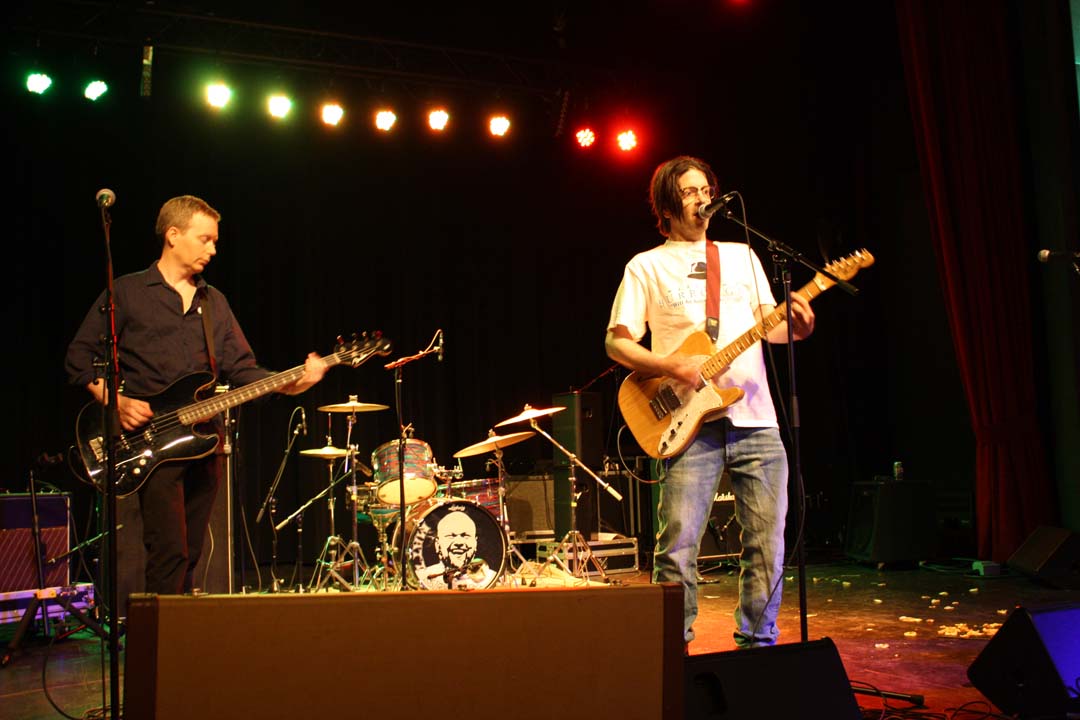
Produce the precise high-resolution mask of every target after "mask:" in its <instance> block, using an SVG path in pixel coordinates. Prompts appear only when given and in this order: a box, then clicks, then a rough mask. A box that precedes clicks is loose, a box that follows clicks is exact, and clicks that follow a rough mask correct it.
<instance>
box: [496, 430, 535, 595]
mask: <svg viewBox="0 0 1080 720" xmlns="http://www.w3.org/2000/svg"><path fill="white" fill-rule="evenodd" d="M502 456H503V451H502V448H500V447H498V446H496V448H495V459H494V460H493V461H492V462H494V463H495V467H496V468H497V469H498V470H499V521H500V522H501V523H502V528H503V533H504V535H505V536H506V566H507V568H512V567H513V566H514V558H513V556H515V555H516V556H517V560H518V564H517V568H516V569H514V572H513V573H504V574H503V581H504V584H507V585H511V586H513V585H516V584H517V583H518V582H519V580H520V578H519V577H518V574H519V573H521V572H522V571H523V570H524V569H525V568H526V567H528V560H526V559H525V556H524V555H522V554H521V551H520V550H518V547H517V545H515V544H514V543H513V541H512V540H511V536H512V531H511V530H510V514H509V512H507V509H506V466H505V465H504V464H503V460H502ZM537 577H539V573H537V575H536V576H534V577H533V579H532V584H533V585H535V584H536V578H537Z"/></svg>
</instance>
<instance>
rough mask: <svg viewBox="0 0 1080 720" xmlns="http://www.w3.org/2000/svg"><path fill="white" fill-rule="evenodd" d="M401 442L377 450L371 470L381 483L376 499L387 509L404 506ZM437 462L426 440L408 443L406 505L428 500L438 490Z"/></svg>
mask: <svg viewBox="0 0 1080 720" xmlns="http://www.w3.org/2000/svg"><path fill="white" fill-rule="evenodd" d="M399 442H400V441H399V440H391V441H390V442H388V443H383V444H382V445H380V446H379V447H377V448H375V451H374V452H373V453H371V468H372V473H373V475H374V478H375V482H377V483H378V487H377V488H376V490H375V496H376V497H377V498H378V499H379V502H381V503H383V504H384V505H399V504H400V503H401V485H400V484H399V482H398V481H399V480H400V479H401V477H402V475H401V472H400V469H399V466H398V448H399V445H398V443H399ZM434 467H435V459H434V456H433V455H432V453H431V446H430V445H428V444H427V443H426V442H424V441H423V440H414V439H412V438H410V439H408V440H406V441H405V475H404V477H405V504H406V505H413V504H415V503H418V502H420V501H422V500H427V499H428V498H429V497H431V496H432V495H434V494H435V491H436V490H437V489H438V485H437V484H436V481H435V477H434V470H433V468H434Z"/></svg>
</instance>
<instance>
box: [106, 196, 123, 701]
mask: <svg viewBox="0 0 1080 720" xmlns="http://www.w3.org/2000/svg"><path fill="white" fill-rule="evenodd" d="M101 226H102V229H103V231H104V234H105V277H106V282H105V312H106V313H107V314H108V322H109V331H108V332H107V333H106V334H105V349H106V354H107V358H108V359H107V361H106V364H105V393H106V401H105V404H104V406H103V408H102V412H103V413H104V414H105V417H104V428H105V533H107V535H106V537H105V556H106V558H107V560H106V564H107V568H106V586H107V587H106V590H105V607H106V610H107V613H108V614H107V620H108V623H109V640H108V647H109V717H113V718H119V717H120V716H121V713H120V628H119V626H118V617H117V614H118V610H119V604H120V602H119V597H118V588H117V583H118V577H119V573H118V572H117V567H116V562H117V538H116V529H117V524H116V439H117V436H118V435H119V434H120V412H119V378H120V356H119V353H118V350H117V345H118V343H117V337H116V299H115V295H114V290H113V261H112V241H111V233H110V230H111V228H112V218H111V217H110V216H109V210H108V207H107V204H105V203H102V204H101Z"/></svg>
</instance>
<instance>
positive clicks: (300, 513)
mask: <svg viewBox="0 0 1080 720" xmlns="http://www.w3.org/2000/svg"><path fill="white" fill-rule="evenodd" d="M328 463H329V466H330V484H329V485H327V486H326V487H324V488H323V489H322V490H320V491H319V492H318V493H317V494H316V495H314V496H313V497H312V498H311V499H309V500H308V501H307V502H306V503H304V504H303V505H301V506H300V507H298V508H297V509H296V510H294V511H293V514H292V515H290V516H289V517H287V518H285V519H284V520H282V521H281V522H279V523H278V524H277V525H275V526H274V531H275V532H279V531H280V530H281V529H282V528H283V527H285V526H286V525H288V524H289V523H290V522H292V521H293V519H294V518H295V519H296V520H297V523H296V527H297V533H300V532H302V530H301V527H302V522H303V521H302V519H301V518H303V515H304V511H305V510H307V509H308V508H309V507H311V504H312V503H314V502H315V501H316V500H318V499H319V498H321V497H323V496H325V495H326V494H327V493H329V492H331V491H332V490H333V489H334V486H336V485H337V484H338V483H339V482H341V480H342V479H343V478H344V477H345V476H344V475H343V476H342V477H340V478H338V479H337V480H334V479H333V477H334V461H333V459H330V460H329V461H328ZM332 514H333V513H331V515H332ZM331 532H333V518H332V517H331ZM331 540H337V541H339V542H340V540H341V538H338V537H336V536H333V535H332V536H331V537H330V538H328V539H327V541H326V547H325V548H324V549H323V554H324V555H325V554H326V553H327V551H328V550H329V548H330V545H331V542H330V541H331ZM298 547H299V546H298ZM321 561H322V557H320V559H319V562H320V563H321ZM312 583H313V584H314V580H313V581H312ZM298 591H299V592H304V584H303V581H302V580H301V582H300V587H299V588H298Z"/></svg>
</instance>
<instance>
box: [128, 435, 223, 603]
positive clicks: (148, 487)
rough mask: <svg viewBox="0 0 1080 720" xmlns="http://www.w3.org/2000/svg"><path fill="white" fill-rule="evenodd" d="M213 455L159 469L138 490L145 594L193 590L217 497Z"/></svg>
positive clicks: (166, 593) (217, 467) (217, 466)
mask: <svg viewBox="0 0 1080 720" xmlns="http://www.w3.org/2000/svg"><path fill="white" fill-rule="evenodd" d="M219 475H220V472H219V460H218V456H217V455H210V456H209V457H205V458H201V459H199V460H194V461H191V462H183V463H171V464H170V463H166V464H164V465H161V466H160V467H158V469H157V470H155V471H154V474H153V475H152V476H151V477H150V479H149V480H147V482H146V484H145V485H143V487H142V489H141V490H140V491H139V506H140V507H141V509H142V520H143V545H144V546H145V547H146V590H145V591H146V592H148V593H157V594H159V595H179V594H181V593H185V592H190V591H191V589H192V574H193V572H194V570H195V565H196V564H198V562H199V557H200V556H201V555H202V546H203V540H204V539H205V538H206V527H207V525H208V524H209V522H210V511H211V510H212V509H213V506H214V498H215V497H216V496H217V488H218V478H219Z"/></svg>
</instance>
